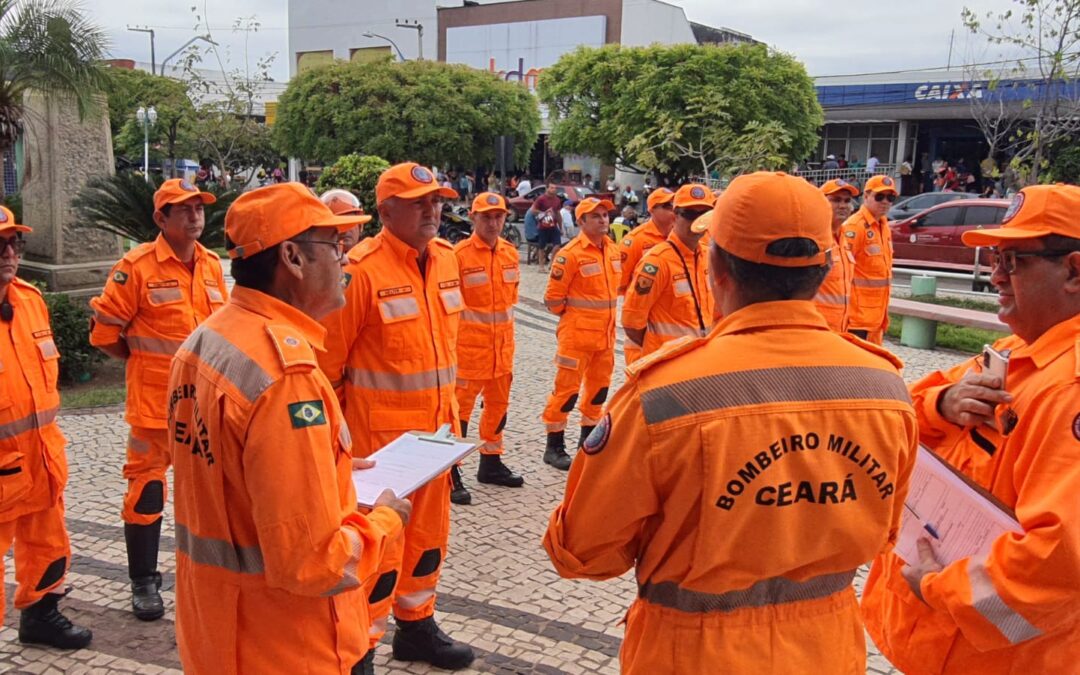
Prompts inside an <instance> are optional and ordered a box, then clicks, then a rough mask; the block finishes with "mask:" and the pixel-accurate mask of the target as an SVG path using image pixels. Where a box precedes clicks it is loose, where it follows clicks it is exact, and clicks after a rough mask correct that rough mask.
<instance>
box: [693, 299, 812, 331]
mask: <svg viewBox="0 0 1080 675" xmlns="http://www.w3.org/2000/svg"><path fill="white" fill-rule="evenodd" d="M790 326H801V327H805V328H820V329H821V330H829V324H827V323H826V322H825V318H824V317H822V316H821V314H820V313H819V312H818V311H817V308H816V307H815V306H814V303H813V302H811V301H809V300H778V301H776V302H758V303H755V304H753V305H747V306H746V307H743V308H742V309H739V310H737V311H735V312H733V313H732V314H730V315H728V316H726V317H724V318H723V319H721V320H720V323H719V324H717V325H716V328H715V329H714V330H713V332H714V333H715V334H717V335H727V334H731V333H742V332H745V331H751V330H757V329H761V328H781V327H784V328H786V327H790Z"/></svg>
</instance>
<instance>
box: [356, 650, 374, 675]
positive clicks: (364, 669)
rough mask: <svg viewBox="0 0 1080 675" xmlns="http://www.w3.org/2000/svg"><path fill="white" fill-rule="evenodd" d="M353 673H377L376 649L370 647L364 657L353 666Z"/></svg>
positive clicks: (357, 674) (359, 674) (358, 674)
mask: <svg viewBox="0 0 1080 675" xmlns="http://www.w3.org/2000/svg"><path fill="white" fill-rule="evenodd" d="M352 675H375V650H374V649H369V650H368V652H367V654H364V658H362V659H360V661H359V662H357V664H356V665H355V666H353V667H352Z"/></svg>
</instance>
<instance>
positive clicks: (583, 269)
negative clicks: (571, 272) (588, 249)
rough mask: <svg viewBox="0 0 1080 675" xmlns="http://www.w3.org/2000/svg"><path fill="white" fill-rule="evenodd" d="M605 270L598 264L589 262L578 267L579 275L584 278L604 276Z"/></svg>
mask: <svg viewBox="0 0 1080 675" xmlns="http://www.w3.org/2000/svg"><path fill="white" fill-rule="evenodd" d="M603 271H604V269H603V268H602V267H601V266H600V263H598V262H587V263H585V264H583V265H582V266H580V267H578V273H579V274H580V275H581V276H583V277H596V276H600V274H602V273H603Z"/></svg>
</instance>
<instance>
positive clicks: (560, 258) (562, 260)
mask: <svg viewBox="0 0 1080 675" xmlns="http://www.w3.org/2000/svg"><path fill="white" fill-rule="evenodd" d="M555 262H556V263H558V264H560V265H565V264H566V256H563V255H560V256H556V258H555Z"/></svg>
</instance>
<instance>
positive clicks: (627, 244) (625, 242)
mask: <svg viewBox="0 0 1080 675" xmlns="http://www.w3.org/2000/svg"><path fill="white" fill-rule="evenodd" d="M619 243H620V244H622V245H623V246H625V247H626V248H630V244H633V243H634V238H633V237H631V236H630V235H626V236H625V237H623V238H622V241H620V242H619Z"/></svg>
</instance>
